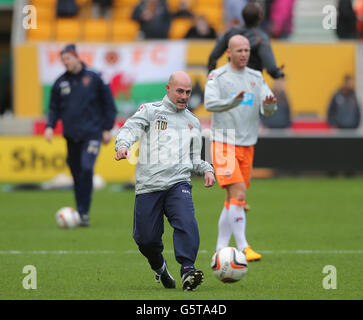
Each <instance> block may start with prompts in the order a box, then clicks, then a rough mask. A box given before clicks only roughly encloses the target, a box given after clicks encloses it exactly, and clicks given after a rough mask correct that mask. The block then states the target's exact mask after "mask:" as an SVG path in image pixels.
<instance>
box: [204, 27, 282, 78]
mask: <svg viewBox="0 0 363 320" xmlns="http://www.w3.org/2000/svg"><path fill="white" fill-rule="evenodd" d="M236 34H240V35H242V36H245V37H246V38H247V39H248V40H249V42H250V46H251V55H250V59H249V61H248V67H249V68H251V69H254V70H258V71H261V72H262V70H263V69H266V71H267V72H268V73H269V75H270V76H271V77H272V78H274V79H277V78H281V77H283V76H284V74H283V72H282V70H281V69H279V68H278V67H277V66H276V61H275V56H274V54H273V52H272V48H271V44H270V39H269V37H268V35H267V34H266V33H265V32H264V31H263V30H262V29H260V28H255V27H253V28H247V27H244V26H243V27H241V26H238V27H232V28H231V29H230V30H228V31H227V32H226V33H224V34H223V35H222V37H221V38H220V39H218V40H217V43H216V45H215V47H214V49H213V50H212V52H211V54H210V56H209V60H208V73H210V72H211V71H212V70H213V69H215V68H216V65H217V60H218V59H219V58H220V57H221V56H222V55H223V54H224V52H225V51H226V50H227V48H228V41H229V39H230V38H231V37H232V36H234V35H236Z"/></svg>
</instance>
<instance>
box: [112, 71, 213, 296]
mask: <svg viewBox="0 0 363 320" xmlns="http://www.w3.org/2000/svg"><path fill="white" fill-rule="evenodd" d="M166 89H167V92H168V94H167V95H166V96H165V97H164V98H163V100H162V101H157V102H153V103H146V104H143V105H142V106H140V108H139V110H138V111H137V112H136V113H135V114H134V115H133V116H132V117H131V118H129V119H128V120H127V121H126V123H125V124H124V125H123V127H122V128H121V129H120V131H119V133H118V135H117V138H116V146H115V149H116V152H117V153H116V156H115V159H116V160H121V159H125V158H127V156H128V154H129V151H128V150H129V149H130V148H131V146H132V144H133V143H135V142H136V141H137V140H138V139H140V150H139V160H138V164H137V167H136V186H135V191H136V200H135V209H134V230H133V237H134V239H135V241H136V243H137V245H138V247H139V250H140V252H141V253H142V254H143V255H144V256H145V257H146V258H147V259H148V262H149V264H150V266H151V268H152V269H153V270H154V271H155V273H156V275H155V279H156V280H157V281H158V282H160V281H161V282H162V284H163V285H164V287H165V288H175V280H174V279H173V277H172V276H171V275H170V274H169V272H168V269H167V266H166V262H165V260H164V257H163V255H162V251H163V242H162V234H163V232H164V214H165V216H166V217H167V218H168V221H169V223H170V224H171V226H172V227H173V228H174V234H173V242H174V251H175V257H176V260H177V261H178V262H179V263H180V264H181V268H180V275H181V277H182V283H183V290H187V291H190V290H194V289H195V288H196V287H197V286H198V285H199V284H201V282H202V281H203V272H202V270H199V269H196V268H195V267H194V262H195V260H196V256H197V252H198V248H199V231H198V226H197V221H196V219H195V214H194V206H193V200H192V190H191V189H192V186H191V185H190V184H189V182H190V176H191V173H192V172H194V173H196V174H199V175H204V180H205V186H206V187H211V186H212V185H213V184H214V182H215V177H214V170H213V167H212V166H211V165H210V164H209V163H208V162H206V161H203V160H201V155H200V154H201V148H202V137H201V130H200V123H199V120H198V119H197V118H196V117H195V116H194V115H193V114H192V113H191V112H190V111H189V110H187V109H186V107H187V104H188V101H189V98H190V95H191V92H192V81H191V79H190V77H189V75H188V74H187V73H185V72H183V71H177V72H174V73H173V74H172V76H171V77H170V79H169V82H168V84H167V85H166Z"/></svg>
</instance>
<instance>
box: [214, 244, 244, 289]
mask: <svg viewBox="0 0 363 320" xmlns="http://www.w3.org/2000/svg"><path fill="white" fill-rule="evenodd" d="M211 268H212V271H213V274H214V276H215V277H216V278H217V279H218V280H221V281H222V282H225V283H228V282H237V281H239V280H240V279H241V278H242V277H243V276H244V275H245V274H246V273H247V270H248V264H247V259H246V256H245V254H244V253H243V252H241V251H239V250H237V249H236V248H233V247H225V248H223V249H221V250H219V251H218V252H216V253H215V254H214V255H213V257H212V261H211Z"/></svg>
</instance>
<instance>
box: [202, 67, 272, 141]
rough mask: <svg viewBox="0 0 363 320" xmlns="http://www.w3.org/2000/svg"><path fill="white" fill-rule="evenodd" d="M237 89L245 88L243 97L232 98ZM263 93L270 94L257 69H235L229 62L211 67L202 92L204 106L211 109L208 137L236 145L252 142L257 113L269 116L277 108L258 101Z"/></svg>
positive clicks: (254, 139) (254, 137)
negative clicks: (212, 68)
mask: <svg viewBox="0 0 363 320" xmlns="http://www.w3.org/2000/svg"><path fill="white" fill-rule="evenodd" d="M240 91H245V94H244V98H243V100H241V99H236V98H235V96H236V94H238V93H239V92H240ZM267 95H273V94H272V92H271V90H270V89H269V87H268V86H267V84H266V83H265V81H264V80H263V77H262V74H261V72H260V71H256V70H253V69H250V68H248V67H245V68H244V70H243V71H237V70H234V69H232V68H231V66H230V64H229V63H227V64H225V65H224V66H222V67H220V68H218V69H215V70H213V71H211V73H210V74H209V76H208V80H207V83H206V86H205V92H204V105H205V108H206V110H208V111H211V112H213V114H212V125H211V130H212V132H211V139H212V140H213V141H219V142H225V143H229V144H233V145H238V146H251V145H255V144H256V142H257V138H258V128H259V124H260V113H262V114H264V115H267V116H269V115H272V114H273V113H274V112H275V111H276V110H277V104H274V105H272V106H271V105H264V104H263V103H262V101H263V100H264V99H265V97H266V96H267ZM227 129H228V130H227Z"/></svg>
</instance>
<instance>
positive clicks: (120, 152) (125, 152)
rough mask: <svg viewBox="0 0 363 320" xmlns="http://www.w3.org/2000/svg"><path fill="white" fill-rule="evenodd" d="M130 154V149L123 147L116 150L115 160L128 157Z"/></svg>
mask: <svg viewBox="0 0 363 320" xmlns="http://www.w3.org/2000/svg"><path fill="white" fill-rule="evenodd" d="M128 156H129V149H127V148H121V149H119V150H118V151H117V152H116V155H115V160H116V161H119V160H122V159H127V158H128Z"/></svg>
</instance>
